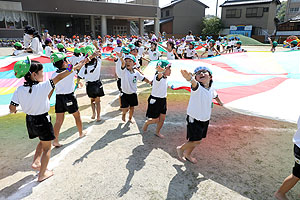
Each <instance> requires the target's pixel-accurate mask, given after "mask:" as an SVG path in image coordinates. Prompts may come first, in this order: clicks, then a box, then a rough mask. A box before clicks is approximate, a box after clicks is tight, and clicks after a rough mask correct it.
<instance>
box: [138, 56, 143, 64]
mask: <svg viewBox="0 0 300 200" xmlns="http://www.w3.org/2000/svg"><path fill="white" fill-rule="evenodd" d="M139 63H140V66H143V65H142V64H143V59H142V58H140V59H139Z"/></svg>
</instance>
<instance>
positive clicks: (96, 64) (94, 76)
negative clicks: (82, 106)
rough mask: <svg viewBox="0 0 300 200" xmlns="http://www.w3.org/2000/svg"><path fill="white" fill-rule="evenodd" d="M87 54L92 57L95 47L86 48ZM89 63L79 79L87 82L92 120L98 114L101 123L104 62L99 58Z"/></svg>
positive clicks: (79, 74) (79, 75)
mask: <svg viewBox="0 0 300 200" xmlns="http://www.w3.org/2000/svg"><path fill="white" fill-rule="evenodd" d="M85 52H86V54H88V55H92V54H93V53H94V52H95V50H94V47H93V46H91V45H88V46H86V47H85ZM88 60H89V62H88V63H86V64H85V66H84V67H83V68H81V70H80V71H79V73H78V77H79V78H84V79H85V81H86V93H87V95H88V97H89V98H90V99H91V107H92V112H93V114H92V117H91V118H92V119H95V117H96V113H97V121H100V120H101V119H100V112H101V105H100V97H103V96H104V91H103V86H102V82H101V81H100V72H101V63H102V60H101V58H100V57H99V56H97V57H94V58H93V59H88Z"/></svg>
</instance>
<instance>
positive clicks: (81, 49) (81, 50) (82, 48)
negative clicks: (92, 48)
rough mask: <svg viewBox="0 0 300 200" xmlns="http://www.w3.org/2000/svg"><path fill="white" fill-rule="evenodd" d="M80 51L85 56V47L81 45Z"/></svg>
mask: <svg viewBox="0 0 300 200" xmlns="http://www.w3.org/2000/svg"><path fill="white" fill-rule="evenodd" d="M80 52H81V53H82V55H83V56H85V53H86V52H85V47H81V48H80Z"/></svg>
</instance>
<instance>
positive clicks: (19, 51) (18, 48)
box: [13, 42, 24, 56]
mask: <svg viewBox="0 0 300 200" xmlns="http://www.w3.org/2000/svg"><path fill="white" fill-rule="evenodd" d="M14 48H15V49H16V50H15V51H14V52H13V56H17V55H20V54H22V53H24V50H23V45H22V44H21V43H20V42H16V43H15V44H14Z"/></svg>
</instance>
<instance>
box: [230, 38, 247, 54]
mask: <svg viewBox="0 0 300 200" xmlns="http://www.w3.org/2000/svg"><path fill="white" fill-rule="evenodd" d="M239 52H246V50H245V49H242V41H237V42H236V47H234V48H233V53H239Z"/></svg>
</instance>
